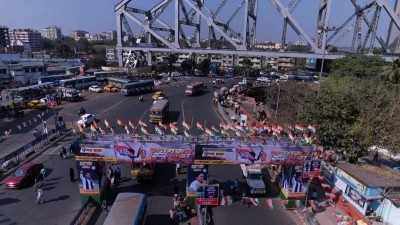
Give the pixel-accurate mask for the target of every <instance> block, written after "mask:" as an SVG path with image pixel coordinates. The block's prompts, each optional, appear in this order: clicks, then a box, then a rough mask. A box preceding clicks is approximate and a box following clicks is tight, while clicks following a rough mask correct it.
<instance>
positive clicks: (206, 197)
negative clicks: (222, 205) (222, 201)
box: [196, 184, 219, 205]
mask: <svg viewBox="0 0 400 225" xmlns="http://www.w3.org/2000/svg"><path fill="white" fill-rule="evenodd" d="M202 191H203V193H202V194H199V195H197V196H199V197H197V196H196V205H218V199H219V184H213V185H206V186H204V187H203V189H202ZM200 196H201V197H200Z"/></svg>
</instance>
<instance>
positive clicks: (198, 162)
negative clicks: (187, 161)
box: [194, 160, 237, 164]
mask: <svg viewBox="0 0 400 225" xmlns="http://www.w3.org/2000/svg"><path fill="white" fill-rule="evenodd" d="M194 164H237V162H236V160H194Z"/></svg>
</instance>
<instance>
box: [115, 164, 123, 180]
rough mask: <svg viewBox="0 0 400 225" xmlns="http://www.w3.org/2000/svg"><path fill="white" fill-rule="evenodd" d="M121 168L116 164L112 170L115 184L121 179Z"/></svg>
mask: <svg viewBox="0 0 400 225" xmlns="http://www.w3.org/2000/svg"><path fill="white" fill-rule="evenodd" d="M121 173H122V171H121V169H120V168H119V167H118V166H117V168H115V171H114V176H115V184H119V182H120V181H121Z"/></svg>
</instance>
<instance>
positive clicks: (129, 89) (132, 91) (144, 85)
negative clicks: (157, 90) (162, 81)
mask: <svg viewBox="0 0 400 225" xmlns="http://www.w3.org/2000/svg"><path fill="white" fill-rule="evenodd" d="M152 90H154V81H152V80H140V81H137V82H132V83H127V84H123V85H122V87H121V92H120V93H121V94H122V95H125V96H131V95H137V94H140V93H144V92H148V91H152Z"/></svg>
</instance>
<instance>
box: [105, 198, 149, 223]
mask: <svg viewBox="0 0 400 225" xmlns="http://www.w3.org/2000/svg"><path fill="white" fill-rule="evenodd" d="M146 216H147V198H146V195H145V194H143V193H136V192H121V193H119V194H118V195H117V198H116V199H115V201H114V203H113V205H112V206H111V209H110V212H108V214H107V217H106V219H105V221H104V223H103V225H125V224H132V225H144V224H145V223H146Z"/></svg>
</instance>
